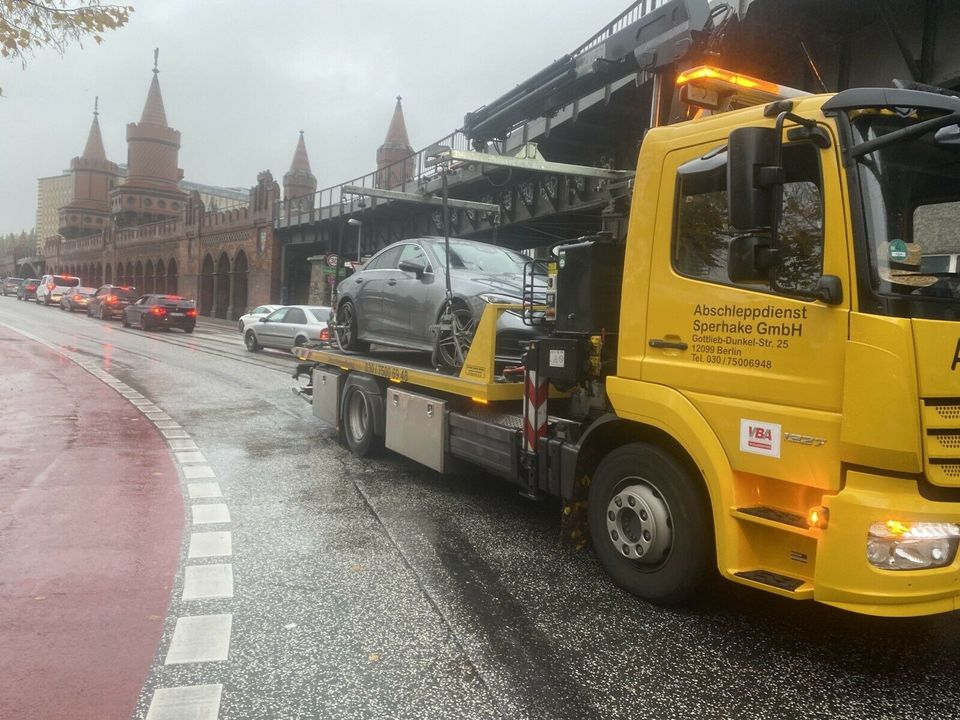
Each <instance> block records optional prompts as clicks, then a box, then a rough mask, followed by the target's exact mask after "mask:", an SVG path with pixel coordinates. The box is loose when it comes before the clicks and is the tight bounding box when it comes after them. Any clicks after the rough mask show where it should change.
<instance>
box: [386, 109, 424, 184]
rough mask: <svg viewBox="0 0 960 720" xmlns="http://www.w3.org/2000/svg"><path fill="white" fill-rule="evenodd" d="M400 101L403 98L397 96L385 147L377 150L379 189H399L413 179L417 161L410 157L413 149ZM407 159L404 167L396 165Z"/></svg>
mask: <svg viewBox="0 0 960 720" xmlns="http://www.w3.org/2000/svg"><path fill="white" fill-rule="evenodd" d="M400 100H401V97H400V96H399V95H397V105H396V107H395V108H394V109H393V117H392V118H391V119H390V127H389V128H388V129H387V138H386V140H384V141H383V145H381V146H380V147H379V148H377V187H381V188H393V187H397V186H399V185H401V184H402V183H404V182H409V181H410V180H412V179H413V171H414V165H415V164H416V159H415V158H412V157H410V156H411V155H413V148H412V147H410V140H409V139H408V138H407V124H406V123H405V122H404V120H403V106H402V105H401V104H400ZM405 158H410V159H409V161H408V162H406V163H404V164H402V165H395V163H399V162H400V161H402V160H404V159H405ZM391 166H392V167H391Z"/></svg>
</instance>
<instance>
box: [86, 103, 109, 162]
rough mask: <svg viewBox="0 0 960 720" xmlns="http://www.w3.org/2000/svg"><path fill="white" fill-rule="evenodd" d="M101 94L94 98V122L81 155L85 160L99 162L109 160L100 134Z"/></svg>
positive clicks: (91, 124)
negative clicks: (99, 108)
mask: <svg viewBox="0 0 960 720" xmlns="http://www.w3.org/2000/svg"><path fill="white" fill-rule="evenodd" d="M99 102H100V98H99V96H98V97H96V98H94V100H93V122H92V123H90V133H89V134H88V135H87V144H86V147H84V148H83V155H81V156H80V157H82V158H84V159H85V160H95V161H97V162H107V153H106V152H105V151H104V149H103V137H102V136H101V135H100V120H99V117H98V116H99V115H100V113H99V112H98V110H97V106H98V105H99Z"/></svg>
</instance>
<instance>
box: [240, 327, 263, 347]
mask: <svg viewBox="0 0 960 720" xmlns="http://www.w3.org/2000/svg"><path fill="white" fill-rule="evenodd" d="M243 344H244V345H246V346H247V350H249V351H250V352H256V351H257V350H259V349H260V343H258V342H257V336H256V335H254V333H253V330H247V334H246V335H244V336H243Z"/></svg>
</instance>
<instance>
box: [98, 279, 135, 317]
mask: <svg viewBox="0 0 960 720" xmlns="http://www.w3.org/2000/svg"><path fill="white" fill-rule="evenodd" d="M138 297H140V294H139V293H138V292H137V289H136V288H135V287H130V286H129V285H101V286H100V288H99V289H98V290H97V292H96V294H95V295H94V296H93V297H92V298H90V302H89V304H88V305H87V315H89V316H90V317H96V318H100V319H101V320H109V319H110V318H115V317H120V316H121V315H122V314H123V309H124V308H125V307H127V305H129V304H130V303H132V302H133V301H134V300H136V299H137V298H138Z"/></svg>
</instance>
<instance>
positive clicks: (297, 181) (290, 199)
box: [283, 130, 317, 213]
mask: <svg viewBox="0 0 960 720" xmlns="http://www.w3.org/2000/svg"><path fill="white" fill-rule="evenodd" d="M316 191H317V178H316V177H315V176H314V174H313V173H312V172H310V158H309V157H307V146H306V143H304V142H303V130H301V131H300V139H299V140H298V141H297V149H296V150H295V151H294V153H293V161H292V162H291V163H290V170H288V171H287V173H286V175H284V176H283V199H284V203H285V206H286V209H287V212H291V213H301V212H308V211H310V210H313V201H314V196H313V194H314V193H315V192H316Z"/></svg>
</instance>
